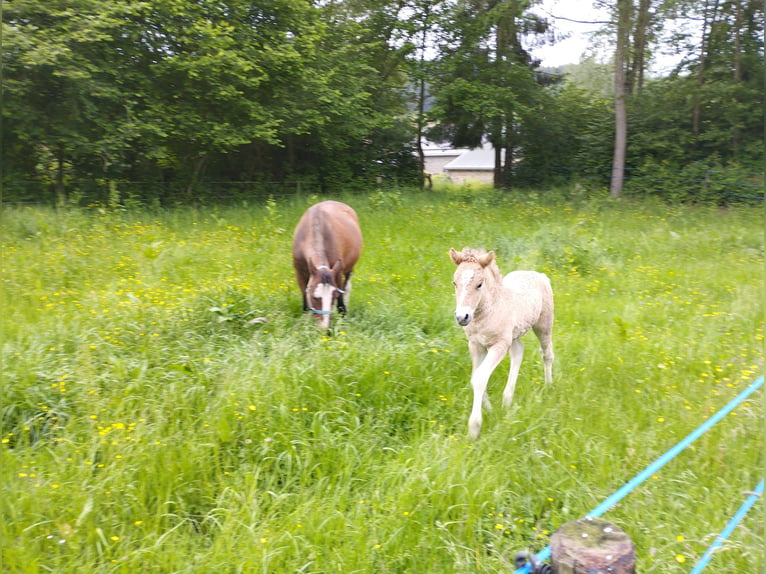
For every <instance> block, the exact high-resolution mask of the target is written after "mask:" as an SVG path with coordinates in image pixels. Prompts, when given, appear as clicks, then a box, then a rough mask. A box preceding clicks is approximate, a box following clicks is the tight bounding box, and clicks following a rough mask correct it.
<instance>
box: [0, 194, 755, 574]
mask: <svg viewBox="0 0 766 574" xmlns="http://www.w3.org/2000/svg"><path fill="white" fill-rule="evenodd" d="M605 195H606V194H604V196H603V197H595V196H591V195H588V194H586V193H581V192H577V191H576V190H564V191H561V190H560V191H555V192H545V193H544V192H540V193H533V192H513V193H510V194H503V193H499V192H492V191H486V190H484V191H471V190H467V189H463V190H442V191H433V192H419V191H412V190H398V191H396V190H394V191H382V192H374V193H371V194H368V195H342V194H341V195H337V196H333V197H332V198H333V199H340V200H342V201H346V202H347V203H349V204H350V205H352V206H353V207H354V208H355V209H356V210H357V212H358V214H359V217H360V221H361V225H362V230H363V232H364V235H365V248H364V251H363V254H362V258H361V260H360V262H359V265H358V266H357V269H356V272H355V275H354V280H353V291H352V294H351V300H350V304H349V313H348V315H347V316H346V317H345V318H342V319H338V320H335V321H334V325H333V328H332V329H331V330H330V331H329V332H321V331H319V330H318V329H317V328H316V327H315V326H314V325H313V321H312V319H311V317H310V316H308V315H305V314H303V313H302V312H301V301H300V294H299V291H298V288H297V286H296V285H295V281H294V276H293V270H292V266H291V260H290V247H291V240H292V230H293V227H294V226H295V224H296V222H297V221H298V218H299V217H300V215H301V213H302V212H303V210H304V209H305V208H306V207H307V206H309V205H310V204H312V203H314V202H316V201H318V200H320V199H326V197H321V198H320V197H316V196H294V197H284V198H271V199H269V200H268V201H262V202H257V201H252V202H249V203H243V204H240V205H235V206H226V207H224V206H221V207H207V208H199V209H196V208H191V207H176V208H167V209H160V208H154V209H148V208H146V209H144V208H134V209H109V208H106V207H99V206H90V207H83V208H75V207H72V208H61V209H52V208H51V209H49V208H44V207H7V208H5V209H4V212H3V215H2V217H3V221H2V227H1V228H0V239H1V242H2V252H3V253H2V293H1V295H2V309H1V310H0V312H1V313H2V360H3V365H2V382H1V383H0V384H1V387H0V388H1V389H2V401H1V404H0V408H1V409H2V444H1V445H0V483H1V484H2V487H0V488H2V496H0V509H1V510H2V520H0V570H2V571H3V572H9V573H25V574H26V573H42V572H57V573H86V572H100V573H107V572H125V573H128V572H129V573H135V572H139V571H146V572H162V573H171V572H173V573H176V572H177V573H182V572H184V573H185V572H195V573H198V572H211V573H213V572H214V573H219V572H221V573H235V572H253V573H256V572H263V573H280V572H290V573H292V572H306V573H338V572H342V573H344V574H347V573H353V572H356V573H373V572H374V573H394V572H396V573H405V572H406V573H410V572H413V573H431V572H433V573H450V572H455V573H468V572H490V573H491V572H509V571H513V567H512V563H513V557H514V555H515V553H516V552H517V551H520V550H525V549H529V550H532V551H538V550H540V549H542V548H543V547H545V546H546V545H547V544H548V542H549V540H550V536H551V534H552V533H553V532H554V531H555V530H556V528H557V527H558V526H560V525H561V524H564V523H565V522H568V521H570V520H574V519H577V518H580V517H582V516H584V515H585V514H586V513H587V512H589V511H590V510H591V509H593V508H594V507H595V506H596V505H598V504H599V503H600V502H601V501H603V500H604V499H605V498H606V497H607V496H609V495H610V494H612V493H613V492H614V491H615V490H616V489H618V488H619V487H620V486H622V485H623V484H624V483H625V482H627V481H628V480H629V479H630V478H632V477H633V476H634V475H635V474H637V473H638V472H640V471H641V470H643V469H644V468H645V467H646V466H647V465H648V464H649V463H651V462H652V461H653V460H654V459H656V458H657V457H658V456H660V455H661V454H663V453H664V452H665V451H667V450H668V449H669V448H670V447H672V446H673V445H674V444H676V443H677V442H678V441H679V440H681V439H682V438H683V437H685V436H686V435H687V434H689V433H690V432H691V431H693V430H694V429H695V428H697V427H698V426H699V425H700V424H702V423H703V422H704V421H705V420H706V419H707V418H708V417H709V416H710V415H711V413H713V412H715V411H716V410H718V409H720V408H722V407H723V406H725V405H726V404H727V403H728V402H729V401H730V400H731V399H732V398H733V397H734V396H736V395H737V394H738V393H739V392H740V391H741V390H743V389H744V388H745V387H746V386H747V385H749V384H750V383H751V382H752V381H753V380H755V379H756V378H757V377H758V376H759V375H760V374H762V373H763V337H764V314H763V265H764V243H763V242H764V235H763V218H762V215H763V213H762V209H761V208H760V206H758V207H753V206H733V207H728V208H725V209H722V208H719V207H713V206H692V205H666V204H662V203H659V202H655V201H651V202H641V201H637V200H627V199H623V200H613V199H611V198H608V197H605ZM327 198H329V197H327ZM464 246H473V247H483V248H487V249H494V250H495V252H496V253H497V260H498V264H499V266H500V268H501V270H502V271H503V272H508V271H510V270H512V269H523V268H531V269H537V270H539V271H544V272H545V273H547V274H548V275H549V277H550V278H551V281H552V284H553V290H554V296H555V305H556V320H555V326H554V337H553V340H554V346H555V351H556V362H555V363H554V367H553V371H554V374H553V384H551V385H544V384H543V369H542V362H541V359H540V357H539V354H538V352H537V345H536V340H535V339H534V337H533V336H532V335H531V334H530V335H528V336H527V337H525V342H526V354H525V360H524V364H523V365H522V367H521V373H520V377H519V382H518V385H517V388H516V395H515V398H514V404H513V406H512V407H511V408H510V409H509V410H503V409H502V408H501V404H500V398H501V393H502V388H503V385H504V382H505V378H506V376H507V369H508V362H507V359H506V361H504V362H503V363H502V364H501V366H500V367H499V368H498V369H497V370H496V371H495V373H494V375H493V377H492V379H491V381H490V387H489V393H490V398H491V399H492V401H493V404H494V406H495V408H494V410H493V411H492V412H489V413H485V418H484V425H483V428H482V435H481V437H480V438H479V439H478V440H477V441H472V440H470V439H469V438H468V435H467V422H468V415H469V411H470V404H471V392H470V388H469V377H470V360H469V355H468V349H467V346H466V341H465V336H464V335H463V332H462V329H461V328H460V327H459V326H458V325H457V324H456V322H455V320H454V318H453V311H454V295H453V288H452V285H451V280H452V273H453V269H454V265H453V264H452V263H451V261H450V259H449V257H448V255H447V251H448V250H449V248H450V247H454V248H456V249H461V248H462V247H464ZM761 397H762V391H759V392H757V393H756V394H754V395H753V396H752V397H751V398H750V400H748V401H747V402H746V403H745V404H743V405H742V406H741V407H739V408H737V409H736V410H735V411H734V412H733V413H731V414H730V415H728V416H727V417H726V418H725V419H724V420H723V421H721V422H719V423H718V424H716V425H715V426H714V427H713V428H712V429H711V430H710V431H709V432H707V433H706V434H705V435H704V436H703V437H701V438H700V439H699V440H698V441H696V442H695V443H694V444H693V445H692V446H691V447H690V448H688V449H687V450H686V451H684V452H683V453H681V454H680V455H679V456H678V457H676V458H675V459H674V460H673V461H671V462H670V463H669V464H668V465H667V466H665V467H664V468H663V469H662V470H661V471H660V472H658V473H657V474H656V475H655V476H653V477H652V478H651V479H650V480H648V481H647V482H646V483H644V484H643V485H642V486H641V487H639V488H638V489H637V490H636V491H634V492H633V493H632V494H630V495H629V496H628V497H626V498H625V499H623V501H622V502H620V503H619V504H618V505H617V506H616V507H615V508H613V509H612V510H610V511H609V512H607V513H606V514H605V515H604V518H605V519H607V520H610V521H612V522H614V523H615V524H617V525H619V526H620V527H621V528H622V529H623V530H625V531H626V532H627V533H628V534H629V535H630V536H631V538H632V539H633V541H634V543H635V545H636V549H637V557H638V565H639V571H640V572H642V573H645V574H646V573H679V574H680V573H686V572H688V571H689V570H690V569H691V567H692V565H693V564H694V563H695V562H696V560H697V559H698V558H699V557H700V556H701V555H702V554H703V553H704V551H705V550H706V549H707V547H708V546H709V545H710V543H711V542H712V541H713V540H714V539H715V537H716V535H717V534H718V533H719V532H720V530H721V529H722V527H723V526H724V524H725V523H726V521H727V520H728V519H729V518H730V517H731V516H732V515H733V514H734V512H735V511H736V509H737V508H738V507H739V505H740V504H741V502H742V501H743V500H744V498H745V496H746V495H744V494H743V493H744V492H745V491H748V490H750V489H752V488H753V487H754V486H755V485H756V483H757V482H758V480H759V479H760V478H761V476H762V471H763V467H764V465H763V459H762V451H763V432H762V430H763V424H762V420H763V419H762V406H763V405H762V398H761ZM763 535H764V528H763V503H760V504H758V505H757V506H756V507H755V508H754V509H753V510H752V511H751V512H750V514H749V515H748V516H747V517H746V519H745V520H744V522H743V523H742V524H741V525H740V526H739V528H738V529H737V530H736V531H735V532H734V534H733V535H732V537H731V539H730V541H729V542H728V543H727V544H726V546H725V548H724V550H722V551H721V552H720V553H718V554H717V555H716V557H715V558H714V561H713V563H712V564H711V566H710V568H711V571H715V572H756V571H761V568H762V567H763V556H762V548H763Z"/></svg>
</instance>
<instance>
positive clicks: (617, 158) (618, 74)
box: [609, 0, 631, 197]
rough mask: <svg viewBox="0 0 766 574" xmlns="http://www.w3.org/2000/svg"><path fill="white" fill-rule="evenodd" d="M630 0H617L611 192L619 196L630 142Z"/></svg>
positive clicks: (613, 195) (614, 195)
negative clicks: (627, 67) (627, 75)
mask: <svg viewBox="0 0 766 574" xmlns="http://www.w3.org/2000/svg"><path fill="white" fill-rule="evenodd" d="M630 9H631V3H630V0H617V41H616V44H615V46H616V47H615V52H614V157H613V159H612V180H611V183H610V185H609V193H610V194H611V195H612V197H618V196H619V195H620V194H621V193H622V187H623V182H624V179H625V149H626V147H627V143H628V112H627V107H626V101H625V98H626V96H627V90H626V85H625V59H626V57H627V53H628V30H629V27H630Z"/></svg>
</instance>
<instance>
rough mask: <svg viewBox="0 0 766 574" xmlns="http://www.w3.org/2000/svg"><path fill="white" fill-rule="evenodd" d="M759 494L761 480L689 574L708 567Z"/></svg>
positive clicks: (761, 491) (695, 573)
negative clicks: (718, 549)
mask: <svg viewBox="0 0 766 574" xmlns="http://www.w3.org/2000/svg"><path fill="white" fill-rule="evenodd" d="M761 494H763V479H761V482H759V483H758V486H756V487H755V490H754V491H753V493H752V494H751V495H750V496H748V497H747V499H746V500H745V502H743V503H742V506H740V507H739V510H737V513H736V514H735V515H734V516H732V518H731V520H729V522H728V523H727V524H726V526H725V527H724V529H723V530H721V534H719V535H718V538H716V539H715V541H714V542H713V544H711V545H710V548H708V549H707V552H705V554H704V555H703V556H702V558H700V560H699V562H697V564H695V565H694V568H693V569H692V571H691V572H689V574H699V573H700V572H702V571H703V570H704V569H705V566H707V565H708V562H710V559H711V558H712V557H713V553H714V552H715V550H716V549H717V548H718V547H720V546H723V543H724V542H726V539H727V538H728V537H729V535H730V534H731V533H732V532H733V531H734V529H735V528H736V527H737V525H738V524H739V522H740V521H741V520H742V519H743V518H744V517H745V514H747V513H748V511H749V510H750V509H751V508H752V507H753V505H754V504H755V501H756V500H758V497H759V496H761Z"/></svg>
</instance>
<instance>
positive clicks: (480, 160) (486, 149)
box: [444, 142, 505, 171]
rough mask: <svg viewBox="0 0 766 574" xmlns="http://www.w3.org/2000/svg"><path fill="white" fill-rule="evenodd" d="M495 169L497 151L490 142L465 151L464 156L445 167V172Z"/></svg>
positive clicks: (503, 152) (461, 155)
mask: <svg viewBox="0 0 766 574" xmlns="http://www.w3.org/2000/svg"><path fill="white" fill-rule="evenodd" d="M502 155H503V157H504V156H505V150H502ZM493 169H495V150H494V148H493V147H492V144H490V143H488V142H485V143H484V144H483V145H482V146H481V147H478V148H475V149H469V150H464V151H463V153H462V154H460V155H459V156H458V157H456V158H455V159H453V160H452V161H451V162H449V163H448V164H447V165H445V166H444V171H456V170H463V171H465V170H472V171H481V170H493Z"/></svg>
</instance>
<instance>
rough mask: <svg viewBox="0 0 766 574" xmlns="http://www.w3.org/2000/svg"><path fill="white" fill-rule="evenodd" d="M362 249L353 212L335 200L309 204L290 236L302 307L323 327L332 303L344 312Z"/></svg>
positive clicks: (327, 323) (358, 229)
mask: <svg viewBox="0 0 766 574" xmlns="http://www.w3.org/2000/svg"><path fill="white" fill-rule="evenodd" d="M361 252H362V231H361V229H360V228H359V218H358V217H357V216H356V212H355V211H354V210H353V209H351V207H349V206H348V205H346V204H345V203H340V202H339V201H323V202H321V203H317V204H316V205H312V206H311V207H309V208H308V209H307V210H306V212H305V213H304V214H303V216H302V217H301V219H300V221H299V222H298V225H297V227H296V228H295V234H294V236H293V265H294V266H295V276H296V278H297V279H298V287H299V288H300V290H301V293H302V294H303V310H304V311H308V310H311V311H312V312H313V313H314V317H315V318H316V320H317V323H318V324H319V326H320V327H322V328H323V329H327V328H329V327H330V317H331V315H332V307H333V304H334V303H335V302H336V301H337V304H338V312H339V313H341V314H345V313H346V305H347V304H348V301H349V295H350V294H351V273H352V272H353V271H354V265H356V262H357V261H358V260H359V255H360V254H361Z"/></svg>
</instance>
